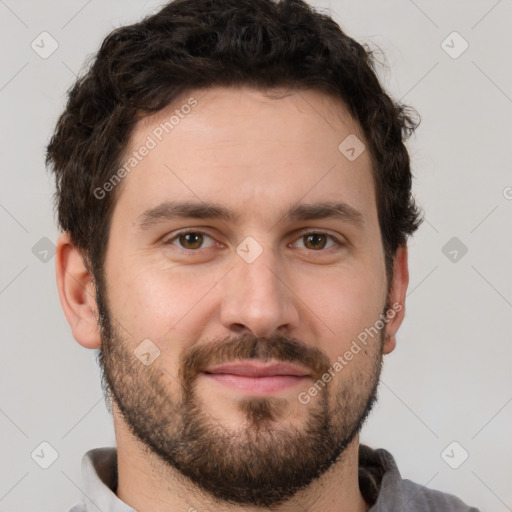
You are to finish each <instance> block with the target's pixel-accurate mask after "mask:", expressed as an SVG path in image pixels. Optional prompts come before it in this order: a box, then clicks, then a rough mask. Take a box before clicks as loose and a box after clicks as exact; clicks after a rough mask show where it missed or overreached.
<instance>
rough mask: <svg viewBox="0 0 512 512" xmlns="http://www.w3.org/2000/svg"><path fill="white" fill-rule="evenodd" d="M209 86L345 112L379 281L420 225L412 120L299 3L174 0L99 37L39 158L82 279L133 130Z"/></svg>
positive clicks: (356, 47) (100, 239)
mask: <svg viewBox="0 0 512 512" xmlns="http://www.w3.org/2000/svg"><path fill="white" fill-rule="evenodd" d="M212 86H249V87H252V88H257V89H258V90H261V91H269V90H272V89H279V88H286V89H289V90H304V89H316V90H320V91H322V92H326V93H328V94H331V95H332V94H334V95H335V96H336V97H337V98H339V99H341V100H342V101H343V102H344V104H345V105H346V106H347V108H348V110H349V112H350V114H351V115H352V116H353V118H354V119H355V120H356V121H357V122H358V123H359V125H360V126H361V128H362V132H363V134H364V138H365V144H366V145H367V147H368V149H369V153H370V156H371V162H372V174H373V181H374V185H375V191H376V198H377V199H376V200H377V212H378V217H379V225H380V230H381V236H382V244H383V250H384V255H385V263H386V272H387V277H388V283H389V282H390V280H391V277H392V271H393V257H394V255H395V253H396V250H397V249H398V248H399V247H400V246H401V245H404V244H405V243H406V241H407V237H408V236H409V235H411V234H412V233H414V231H415V230H416V229H417V228H418V227H419V225H420V223H421V222H422V219H421V218H420V212H419V209H418V208H417V206H416V205H415V202H414V198H413V196H412V193H411V186H412V174H411V170H410V162H409V154H408V152H407V149H406V147H405V145H404V141H405V139H407V138H408V137H409V136H410V135H411V134H412V133H413V132H414V131H415V129H416V128H417V126H418V125H419V122H420V120H419V116H418V115H417V112H416V111H415V110H414V109H412V108H411V107H408V106H405V105H403V104H400V103H397V102H394V101H393V100H392V99H391V98H390V96H389V95H388V94H386V92H385V91H384V90H383V88H382V87H381V84H380V82H379V80H378V78H377V76H376V66H375V59H374V56H373V51H372V50H371V49H370V48H369V47H368V46H367V45H364V46H363V45H361V44H359V43H358V42H356V41H355V40H354V39H352V38H350V37H349V36H347V35H346V34H345V33H344V32H343V31H342V30H341V28H340V27H339V25H338V24H337V23H335V21H334V20H333V19H331V18H330V17H329V16H327V15H325V14H322V13H320V12H318V11H315V10H314V9H313V8H311V7H310V6H309V5H308V4H306V3H305V2H303V1H302V0H282V1H280V2H277V1H273V0H175V1H173V2H170V3H168V4H167V5H166V6H164V7H163V8H162V9H161V10H160V11H159V12H157V13H156V14H153V15H151V16H147V17H145V18H144V19H143V20H142V21H140V22H139V23H135V24H133V25H129V26H124V27H120V28H118V29H115V30H114V31H112V32H111V33H110V34H109V35H108V36H107V37H106V38H105V40H104V41H103V43H102V45H101V47H100V49H99V51H98V52H97V54H96V55H95V56H94V59H93V60H92V64H91V65H90V66H89V67H88V69H87V70H86V71H84V73H82V75H81V76H80V77H79V78H78V79H77V81H76V83H75V84H74V85H73V86H72V87H71V89H70V90H69V92H68V101H67V105H66V108H65V110H64V112H63V113H62V115H61V116H60V118H59V120H58V122H57V125H56V128H55V132H54V134H53V136H52V138H51V140H50V142H49V144H48V147H47V154H46V164H47V166H51V167H52V170H53V172H54V173H55V175H56V193H55V207H56V210H57V212H58V223H59V226H60V228H61V229H62V230H63V231H67V232H68V234H69V236H70V238H71V241H72V242H73V243H74V245H75V246H76V247H77V248H79V250H80V251H81V253H82V255H83V257H84V262H85V264H86V266H87V268H88V269H89V271H90V272H92V274H93V275H94V276H95V277H96V278H98V276H100V275H101V272H102V265H103V262H104V257H105V252H106V247H107V241H108V236H109V230H110V220H111V217H112V211H113V206H114V205H115V201H116V197H117V196H118V194H119V188H120V187H117V188H116V190H114V191H113V192H112V193H110V194H108V195H106V197H104V198H102V199H99V198H98V197H96V195H95V194H94V190H95V189H97V187H99V186H101V185H102V184H104V183H105V182H106V181H107V180H108V177H109V176H112V174H113V171H114V170H115V169H118V167H119V165H120V163H121V158H122V156H123V151H124V150H125V149H126V147H127V145H128V142H129V138H130V135H131V133H132V130H133V128H134V126H135V124H136V122H137V121H138V120H140V118H141V117H142V116H145V115H151V114H152V113H155V112H157V111H159V110H161V109H163V108H164V107H166V106H167V105H169V104H170V103H171V102H172V101H173V99H174V98H176V97H177V96H178V95H180V94H181V93H183V92H184V91H188V90H193V89H198V88H208V87H212ZM414 114H415V115H414ZM415 117H417V118H418V119H417V120H416V119H415Z"/></svg>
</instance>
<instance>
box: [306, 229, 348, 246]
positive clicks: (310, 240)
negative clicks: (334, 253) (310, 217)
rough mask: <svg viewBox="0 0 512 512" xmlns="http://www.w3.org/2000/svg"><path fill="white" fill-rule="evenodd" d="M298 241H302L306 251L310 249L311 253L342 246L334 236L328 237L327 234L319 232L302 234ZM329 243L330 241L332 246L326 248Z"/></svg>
mask: <svg viewBox="0 0 512 512" xmlns="http://www.w3.org/2000/svg"><path fill="white" fill-rule="evenodd" d="M300 240H302V241H304V246H305V248H306V249H311V250H313V251H321V250H323V249H326V248H327V249H330V248H332V247H336V246H341V245H343V244H342V243H341V242H339V241H338V240H337V239H336V238H335V237H334V236H332V235H329V234H328V233H323V232H321V231H311V232H309V233H304V234H303V235H302V236H301V237H300V238H299V239H298V241H300ZM329 241H331V242H332V243H333V244H334V245H331V246H330V247H326V245H327V244H328V242H329Z"/></svg>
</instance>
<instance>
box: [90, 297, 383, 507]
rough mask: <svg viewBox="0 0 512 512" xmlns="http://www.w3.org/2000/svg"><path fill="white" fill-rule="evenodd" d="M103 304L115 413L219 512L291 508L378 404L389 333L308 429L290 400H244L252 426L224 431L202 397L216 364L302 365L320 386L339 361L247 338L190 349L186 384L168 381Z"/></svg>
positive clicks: (281, 339)
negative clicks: (203, 378) (289, 414)
mask: <svg viewBox="0 0 512 512" xmlns="http://www.w3.org/2000/svg"><path fill="white" fill-rule="evenodd" d="M97 302H98V309H99V316H100V319H99V323H100V328H101V338H102V346H101V351H100V353H99V355H98V362H99V364H100V369H101V374H102V387H103V391H104V393H105V398H106V401H107V407H108V403H109V401H110V400H114V401H115V403H116V405H117V407H118V409H119V411H120V412H121V414H122V416H123V419H124V421H125V423H126V425H127V426H128V428H129V429H130V432H131V433H132V434H133V435H134V436H135V437H136V438H137V439H138V440H139V441H140V442H141V443H142V446H143V447H144V450H145V451H147V452H148V454H149V455H151V454H154V455H156V456H157V458H158V459H159V460H160V461H161V462H163V463H164V465H165V466H166V467H169V468H172V469H174V470H177V475H178V478H179V479H184V483H185V484H186V483H190V482H191V483H192V484H194V485H195V488H196V489H197V490H199V491H201V492H202V493H203V494H205V495H206V496H207V497H208V498H210V499H211V498H213V499H214V500H216V501H218V502H220V503H224V504H225V503H231V504H235V505H256V506H260V507H267V508H268V507H275V506H278V505H280V504H282V503H284V502H285V501H287V500H289V499H290V498H292V497H293V496H294V495H295V494H296V493H297V492H298V491H300V490H303V489H305V488H307V487H308V486H309V485H310V484H311V483H312V482H313V481H314V480H316V479H318V478H319V477H321V476H322V475H323V474H324V473H326V472H327V471H328V470H329V469H330V468H331V467H332V466H333V465H334V464H335V463H336V462H337V461H339V460H340V459H341V458H342V457H343V452H344V451H345V449H346V448H347V446H348V445H349V444H350V442H351V441H352V440H353V439H354V437H355V436H356V435H357V434H358V433H359V431H360V430H361V428H362V426H363V424H364V422H365V420H366V418H367V416H368V414H369V413H370V410H371V409H372V407H373V405H374V403H375V401H376V399H377V387H378V383H379V378H380V374H381V368H382V343H383V339H384V330H382V331H380V334H379V339H376V340H375V342H374V343H375V346H371V345H368V346H367V347H366V348H365V349H363V350H362V351H361V353H360V354H365V355H361V356H359V357H365V358H366V361H365V362H364V363H363V364H359V365H358V367H355V371H354V368H352V369H351V372H350V373H347V371H346V370H345V369H343V370H342V371H341V372H340V373H339V374H338V375H337V376H336V378H333V379H332V380H331V381H330V382H329V383H327V384H325V387H324V388H323V389H321V390H320V391H319V392H318V395H317V396H315V397H313V398H312V399H311V401H310V402H309V403H308V404H307V405H302V407H307V408H308V412H307V418H306V419H305V420H304V421H303V422H302V424H301V425H300V427H296V426H293V425H291V424H287V423H286V414H285V413H286V411H287V409H288V408H289V399H288V398H283V397H245V398H243V399H240V398H239V399H237V402H236V403H237V407H238V410H239V412H240V414H241V415H242V418H243V419H244V421H243V422H241V423H240V425H239V426H237V427H236V428H235V427H228V426H224V425H222V422H220V421H217V420H215V419H214V418H213V417H212V416H211V415H210V414H209V413H208V404H206V403H205V402H204V401H203V400H201V396H200V395H199V394H198V393H197V386H196V384H197V377H198V376H199V374H200V373H201V372H202V371H203V370H205V369H206V368H207V367H208V366H210V365H211V364H221V363H226V362H228V361H232V360H235V359H244V360H245V359H257V360H270V359H273V360H277V361H282V362H288V363H298V364H300V365H302V366H303V367H305V368H307V369H309V370H310V371H311V375H312V376H313V380H314V382H317V380H318V379H321V377H322V375H323V374H325V373H327V371H328V369H329V368H330V367H331V362H330V361H329V359H328V358H327V356H326V355H325V353H324V352H323V351H321V350H319V349H317V348H315V347H309V346H307V345H305V344H304V343H302V342H300V341H299V340H297V339H295V338H290V337H287V336H283V335H277V336H273V337H269V338H259V337H254V336H252V335H243V336H239V337H231V338H227V339H223V340H217V341H215V342H208V343H203V344H201V345H199V344H197V345H195V346H192V347H189V348H188V349H186V350H184V351H183V352H182V354H181V356H180V358H179V371H178V375H177V376H170V374H169V372H168V371H167V370H166V369H165V368H164V367H163V366H162V365H160V364H159V363H160V360H159V359H156V360H155V362H153V363H152V364H151V366H144V365H143V364H141V362H140V361H139V360H138V359H137V358H136V357H135V355H134V353H133V349H134V348H135V346H136V344H137V342H136V341H135V340H131V339H129V338H127V337H123V336H122V335H121V332H120V329H118V328H117V325H113V321H112V318H111V315H110V311H109V309H108V306H107V301H106V298H105V295H104V293H102V289H100V288H97ZM372 345H373V344H372ZM350 364H351V365H352V364H355V365H357V362H351V363H350ZM170 377H172V378H170ZM333 384H334V385H335V384H338V388H337V389H336V388H334V385H333ZM172 387H174V388H175V389H174V390H173V391H172V392H171V391H170V390H171V389H172ZM333 388H334V389H333ZM176 396H179V398H178V399H176V398H174V397H176ZM109 410H110V409H109Z"/></svg>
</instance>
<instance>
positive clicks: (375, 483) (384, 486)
mask: <svg viewBox="0 0 512 512" xmlns="http://www.w3.org/2000/svg"><path fill="white" fill-rule="evenodd" d="M82 480H83V489H82V490H83V493H84V496H85V498H83V500H82V501H81V502H80V503H78V504H76V505H75V506H74V507H72V508H71V509H70V511H69V512H97V511H98V510H103V511H105V512H107V511H108V512H136V511H135V510H134V509H133V508H132V507H130V506H128V505H127V504H126V503H124V502H123V501H121V500H120V499H119V498H118V497H117V496H116V494H115V492H116V490H117V451H116V448H113V447H105V448H95V449H93V450H90V451H88V452H87V453H86V454H85V455H84V456H83V459H82ZM359 488H360V489H361V494H362V495H363V497H364V499H365V500H366V502H367V503H368V504H369V505H371V508H370V510H369V512H478V510H477V509H476V508H473V507H469V506H467V505H465V504H464V503H463V502H462V501H461V500H460V499H459V498H456V497H455V496H453V495H452V494H446V493H442V492H439V491H433V490H430V489H427V488H426V487H424V486H422V485H418V484H415V483H413V482H411V481H410V480H403V479H402V477H401V476H400V472H399V471H398V468H397V466H396V463H395V459H394V458H393V456H392V455H391V454H390V453H389V452H388V451H386V450H383V449H379V450H373V449H372V448H369V447H368V446H365V445H360V446H359Z"/></svg>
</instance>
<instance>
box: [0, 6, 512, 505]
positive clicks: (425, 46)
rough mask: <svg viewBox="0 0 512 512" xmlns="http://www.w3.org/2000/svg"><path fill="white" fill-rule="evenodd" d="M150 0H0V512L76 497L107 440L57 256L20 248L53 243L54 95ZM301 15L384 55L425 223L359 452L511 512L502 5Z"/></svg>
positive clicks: (338, 9) (505, 16)
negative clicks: (43, 51)
mask: <svg viewBox="0 0 512 512" xmlns="http://www.w3.org/2000/svg"><path fill="white" fill-rule="evenodd" d="M160 3H161V2H151V1H143V0H137V1H136V0H131V1H127V0H123V1H121V0H108V1H105V0H103V1H99V0H89V1H84V0H72V1H67V2H62V1H57V0H47V1H45V2H40V1H36V0H33V1H29V0H0V17H1V18H0V19H1V29H0V40H1V47H2V49H3V56H2V67H1V71H0V102H1V108H2V115H1V118H0V122H1V130H2V131H1V133H2V140H1V155H2V161H1V163H2V165H1V192H0V194H1V195H0V219H1V239H2V250H1V258H2V259H1V265H0V269H1V277H0V307H1V319H2V323H1V336H2V338H1V340H2V344H1V364H2V367H1V372H0V380H1V395H0V431H1V439H2V443H1V446H0V456H1V463H0V510H1V511H20V512H21V511H33V510H36V509H37V510H39V511H50V510H51V511H56V510H68V509H69V508H70V506H71V505H72V504H73V503H75V502H76V501H77V500H78V499H80V498H81V497H82V492H81V487H82V483H81V475H80V462H81V457H82V455H83V453H84V452H85V451H87V450H89V449H90V448H93V447H97V446H103V445H113V444H114V443H115V439H114V434H113V428H112V424H111V417H110V416H109V415H108V413H107V410H106V408H105V405H104V403H103V398H102V393H101V388H100V383H99V372H98V370H97V368H96V362H95V359H94V353H93V352H92V351H88V350H86V349H84V348H82V347H81V346H79V345H78V344H77V343H76V342H75V341H74V339H73V338H72V336H71V332H70V328H69V326H68V324H67V323H66V320H65V318H64V316H63V314H62V312H61V308H60V304H59V300H58V296H57V291H56V286H55V272H54V263H55V259H54V258H51V259H49V261H47V262H46V263H44V262H43V261H41V260H40V258H41V257H44V253H43V252H42V249H41V248H40V247H39V246H36V250H34V252H35V253H36V254H34V253H33V247H34V246H35V245H36V244H37V243H38V242H39V241H40V239H41V238H43V237H47V238H49V239H50V240H51V241H53V242H55V240H56V237H57V230H56V227H55V223H54V218H53V213H52V204H51V194H52V193H53V182H52V179H51V177H49V176H48V175H47V173H46V172H45V168H44V163H43V154H44V146H45V145H46V144H47V142H48V139H49V137H50V134H51V132H52V130H53V128H54V124H55V121H56V119H57V116H58V115H59V113H60V112H61V110H62V108H63V106H64V101H65V93H66V91H67V89H68V88H69V87H70V86H71V84H72V83H73V81H74V79H75V75H76V74H77V73H78V72H79V70H80V69H81V67H82V65H83V63H84V62H85V59H86V57H87V56H89V55H90V54H92V53H93V52H95V51H96V50H97V49H98V47H99V45H100V43H101V41H102V40H103V38H104V37H105V36H106V35H107V33H108V32H110V31H111V30H112V29H113V28H115V27H117V26H120V25H122V24H126V23H131V22H134V21H136V20H138V19H139V18H140V17H141V16H142V15H143V14H147V13H149V12H150V11H152V10H153V9H155V8H156V7H157V6H158V5H159V4H160ZM313 5H315V6H317V7H321V8H323V9H326V10H327V9H330V11H331V13H332V15H333V16H334V18H335V19H336V21H337V22H338V23H340V25H341V26H342V28H343V29H345V30H346V31H347V32H348V34H349V35H351V36H353V37H355V38H356V39H358V40H359V41H362V42H364V41H371V42H373V43H375V44H377V45H379V46H380V48H382V50H383V51H384V53H385V55H386V57H387V61H388V64H389V65H390V68H391V69H390V71H389V72H387V71H383V72H382V74H381V76H382V79H383V80H384V84H385V85H386V87H388V89H389V90H390V92H391V93H392V94H393V96H394V97H395V98H397V99H402V100H403V101H404V102H405V103H408V104H411V105H413V106H414V107H415V108H416V109H417V110H418V111H419V112H420V114H421V115H422V118H423V121H422V125H421V127H420V128H419V130H418V131H417V135H416V137H414V138H413V139H412V140H411V141H410V143H409V147H410V150H411V156H412V163H413V168H414V174H415V182H414V188H415V193H416V197H417V199H418V201H419V203H420V205H421V206H422V207H423V208H424V210H425V212H426V219H427V220H426V222H425V223H424V224H423V225H422V227H421V228H420V230H419V232H418V233H417V234H416V236H415V237H414V239H413V240H411V242H410V276H411V282H410V288H409V295H408V298H407V315H406V319H405V322H404V324H403V326H402V328H401V331H400V332H399V336H398V346H397V349H396V351H395V352H393V353H392V354H391V355H389V356H387V357H386V360H385V368H384V373H383V378H382V384H381V388H380V402H379V405H378V406H377V407H376V408H375V410H374V412H373V413H372V415H371V417H370V419H369V422H368V423H367V425H366V426H365V428H364V430H363V433H362V441H363V442H365V443H368V444H370V445H372V446H374V447H383V448H386V449H388V450H389V451H391V453H393V454H394V456H395V457H396V459H397V461H398V464H399V468H400V470H401V473H402V475H403V476H404V477H406V478H409V479H411V480H414V481H416V482H418V483H421V484H426V485H427V486H429V487H432V488H437V489H440V490H444V491H449V492H452V493H454V494H456V495H458V496H460V497H461V498H462V499H464V500H465V501H467V502H468V503H470V504H473V505H476V506H478V507H480V508H481V509H482V510H494V511H497V512H502V511H506V510H512V485H510V484H511V477H512V441H511V436H510V431H511V430H510V425H511V419H512V403H511V402H512V385H511V384H512V372H511V371H510V366H511V361H512V347H511V343H510V325H511V322H510V320H511V308H512V287H511V281H512V279H511V278H512V271H511V262H512V244H511V238H512V236H511V229H510V225H511V223H510V219H511V211H512V200H511V198H512V188H511V187H512V173H511V172H510V170H511V142H512V139H511V135H512V133H511V132H512V129H511V125H510V119H511V113H512V88H511V83H512V69H511V66H510V62H511V54H512V31H511V30H510V20H511V19H512V4H511V2H510V0H501V1H496V0H485V1H484V0H482V1H468V0H464V1H463V0H459V1H453V2H444V1H442V0H437V1H432V2H430V1H429V2H427V1H420V0H416V1H415V2H412V1H410V0H401V1H398V0H397V1H392V2H391V1H387V2H381V1H378V0H373V1H365V2H358V1H355V0H351V1H343V0H339V1H332V2H327V1H322V2H316V1H315V2H314V3H313ZM43 31H47V32H49V33H50V34H51V36H52V37H53V38H54V39H55V40H56V41H57V42H58V45H59V47H58V49H57V50H56V51H55V52H54V53H53V54H52V55H51V56H50V57H49V58H47V59H42V58H41V57H40V56H39V55H38V54H36V53H35V51H33V49H32V48H31V42H32V41H33V40H35V39H36V38H37V37H38V36H39V34H40V33H41V32H43ZM453 31H457V32H458V33H459V34H460V35H461V36H462V37H463V38H464V40H466V41H467V42H468V43H469V48H468V49H467V50H466V51H465V52H464V53H463V54H462V55H460V57H458V58H456V59H454V58H452V57H450V56H449V55H448V54H447V53H446V51H445V49H443V47H442V42H443V40H445V39H446V38H447V36H449V35H450V34H451V33H452V32H453ZM36 41H37V39H36ZM446 44H447V45H449V46H452V47H453V48H452V49H451V50H450V51H452V52H454V51H457V50H458V49H460V48H461V46H460V44H461V41H460V40H457V39H453V37H452V38H451V39H448V41H447V42H446V43H445V45H446ZM507 187H508V188H507ZM452 237H457V238H458V239H459V240H460V241H461V242H462V243H464V244H465V246H467V248H468V252H467V254H465V255H464V256H463V257H460V258H459V260H458V261H456V262H453V261H450V259H449V258H448V257H446V256H445V254H443V252H442V248H443V246H444V245H445V244H446V243H447V242H448V241H449V240H450V239H451V238H452ZM39 243H44V242H39ZM37 248H39V250H37ZM459 255H460V253H459ZM50 256H51V253H49V254H48V257H50ZM43 259H44V258H43ZM42 441H47V442H49V443H50V444H51V445H52V446H53V447H54V448H55V449H56V450H57V452H58V454H59V457H58V459H57V460H56V461H55V463H54V464H53V465H51V466H50V467H49V468H48V469H41V468H40V467H39V466H38V465H37V464H36V463H35V462H34V461H33V460H32V458H31V453H32V452H33V450H34V449H35V448H36V447H38V446H39V444H40V443H41V442H42ZM453 441H456V442H457V443H459V445H460V447H459V446H458V445H457V447H456V448H455V449H454V451H453V452H452V451H451V450H448V455H449V456H451V457H449V458H448V459H447V460H450V462H451V463H452V464H454V462H453V461H455V462H457V461H458V460H460V457H461V456H462V454H463V452H462V449H464V450H466V451H467V452H468V453H469V458H468V459H467V460H466V461H465V462H464V463H463V464H462V465H461V466H460V467H459V468H458V469H452V468H451V467H449V465H448V464H447V463H446V462H445V460H443V458H442V456H441V453H442V452H443V450H444V449H445V448H446V447H447V446H448V445H449V444H450V443H452V442H453ZM461 447H462V448H461Z"/></svg>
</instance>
